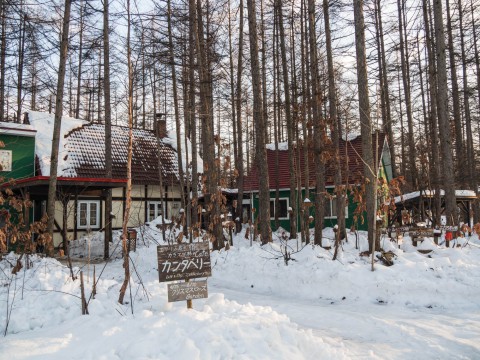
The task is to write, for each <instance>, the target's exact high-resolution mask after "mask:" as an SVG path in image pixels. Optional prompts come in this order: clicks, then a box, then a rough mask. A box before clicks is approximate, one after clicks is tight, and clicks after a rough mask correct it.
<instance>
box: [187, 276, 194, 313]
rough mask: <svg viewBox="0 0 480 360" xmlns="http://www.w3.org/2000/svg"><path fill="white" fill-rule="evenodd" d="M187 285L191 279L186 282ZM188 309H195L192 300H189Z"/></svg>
mask: <svg viewBox="0 0 480 360" xmlns="http://www.w3.org/2000/svg"><path fill="white" fill-rule="evenodd" d="M185 282H186V283H188V282H190V280H189V279H186V280H185ZM187 309H193V301H192V300H187Z"/></svg>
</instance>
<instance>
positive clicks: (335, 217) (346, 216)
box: [324, 195, 348, 219]
mask: <svg viewBox="0 0 480 360" xmlns="http://www.w3.org/2000/svg"><path fill="white" fill-rule="evenodd" d="M336 200H337V195H333V196H332V197H330V196H329V197H326V198H325V201H329V202H330V215H329V216H327V214H326V212H325V215H324V218H325V219H337V215H336V214H335V215H334V214H332V213H333V202H334V201H336ZM325 204H326V203H325ZM325 208H326V206H325ZM325 210H326V209H325ZM344 214H345V217H344V218H345V219H348V204H347V205H345V212H344Z"/></svg>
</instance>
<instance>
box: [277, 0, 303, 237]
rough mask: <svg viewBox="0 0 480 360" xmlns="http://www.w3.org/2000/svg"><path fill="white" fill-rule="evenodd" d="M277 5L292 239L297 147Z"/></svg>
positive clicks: (291, 235)
mask: <svg viewBox="0 0 480 360" xmlns="http://www.w3.org/2000/svg"><path fill="white" fill-rule="evenodd" d="M275 7H276V9H277V14H278V28H279V30H280V54H281V58H282V75H283V93H284V96H285V117H286V121H287V143H288V174H289V178H290V207H291V208H292V210H291V214H290V239H296V238H297V216H298V213H297V196H296V191H297V184H296V178H295V149H294V145H293V144H294V136H295V134H294V126H295V124H294V122H293V119H292V113H291V105H292V104H291V102H290V81H289V79H288V67H287V50H286V46H285V28H284V26H283V9H282V1H281V0H276V2H275Z"/></svg>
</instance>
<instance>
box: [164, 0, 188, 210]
mask: <svg viewBox="0 0 480 360" xmlns="http://www.w3.org/2000/svg"><path fill="white" fill-rule="evenodd" d="M170 3H171V1H170V0H168V1H167V12H168V15H167V18H168V45H169V50H168V52H169V58H170V68H171V72H172V88H173V89H172V90H173V108H174V111H175V125H176V130H177V131H176V132H177V155H178V175H179V177H180V179H179V180H180V196H181V198H182V209H185V175H184V171H183V160H182V139H181V132H180V131H181V126H180V109H179V106H178V93H177V74H176V70H175V57H174V54H173V36H172V9H171V4H170Z"/></svg>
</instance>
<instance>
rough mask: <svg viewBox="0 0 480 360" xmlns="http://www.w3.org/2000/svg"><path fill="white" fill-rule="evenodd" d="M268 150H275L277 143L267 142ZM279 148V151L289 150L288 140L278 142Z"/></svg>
mask: <svg viewBox="0 0 480 360" xmlns="http://www.w3.org/2000/svg"><path fill="white" fill-rule="evenodd" d="M267 150H272V151H275V144H267ZM278 150H279V151H287V150H288V142H281V143H278Z"/></svg>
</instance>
